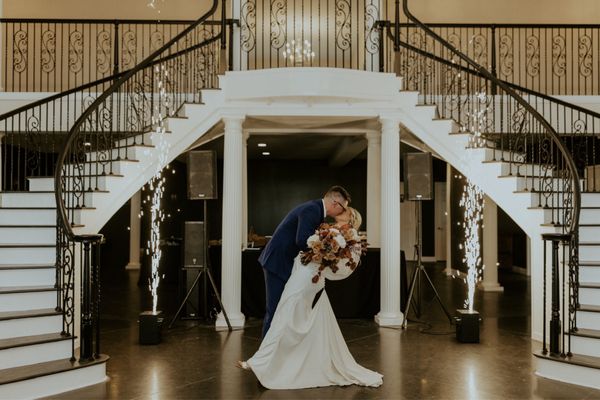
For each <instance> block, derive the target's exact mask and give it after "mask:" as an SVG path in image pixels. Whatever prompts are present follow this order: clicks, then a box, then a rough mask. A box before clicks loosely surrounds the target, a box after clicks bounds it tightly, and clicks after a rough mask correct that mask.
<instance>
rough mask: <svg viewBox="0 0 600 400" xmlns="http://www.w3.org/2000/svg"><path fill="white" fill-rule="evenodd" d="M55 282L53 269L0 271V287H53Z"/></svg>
mask: <svg viewBox="0 0 600 400" xmlns="http://www.w3.org/2000/svg"><path fill="white" fill-rule="evenodd" d="M55 282H56V270H55V269H54V268H39V269H38V268H27V269H3V270H0V285H2V286H9V287H16V286H53V285H54V283H55Z"/></svg>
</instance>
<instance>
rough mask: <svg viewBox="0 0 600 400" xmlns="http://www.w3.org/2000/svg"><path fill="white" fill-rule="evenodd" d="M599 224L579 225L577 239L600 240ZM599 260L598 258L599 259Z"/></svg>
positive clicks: (583, 240)
mask: <svg viewBox="0 0 600 400" xmlns="http://www.w3.org/2000/svg"><path fill="white" fill-rule="evenodd" d="M599 239H600V226H589V227H585V226H580V227H579V241H580V242H596V241H600V240H599ZM599 261H600V260H599Z"/></svg>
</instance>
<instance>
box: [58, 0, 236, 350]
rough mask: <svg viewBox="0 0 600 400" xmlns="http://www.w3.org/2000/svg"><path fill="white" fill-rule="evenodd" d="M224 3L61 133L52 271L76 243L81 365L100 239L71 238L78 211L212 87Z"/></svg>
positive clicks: (90, 337)
mask: <svg viewBox="0 0 600 400" xmlns="http://www.w3.org/2000/svg"><path fill="white" fill-rule="evenodd" d="M224 3H225V2H224V1H223V4H222V7H221V9H222V14H221V15H217V14H216V11H217V8H218V5H219V1H218V0H213V4H212V7H211V9H210V11H209V12H208V13H207V14H205V15H204V16H203V17H202V18H200V19H199V20H198V21H196V22H194V23H193V24H191V25H190V26H188V27H187V28H185V29H184V30H182V31H181V32H180V33H179V34H177V35H176V36H174V37H173V38H172V39H171V40H169V41H168V42H167V43H166V44H164V45H163V46H162V47H160V48H159V49H158V50H156V51H155V52H153V53H152V54H150V55H149V56H148V57H147V58H146V59H145V60H143V61H142V62H140V63H139V64H138V65H136V66H135V67H134V68H132V69H131V70H129V71H128V72H126V73H124V74H122V76H120V77H119V78H118V79H116V80H115V81H114V82H112V83H111V84H110V85H109V86H108V87H107V88H104V87H103V89H104V90H103V91H100V90H98V91H97V93H98V96H97V97H96V98H95V99H93V101H91V102H90V104H89V106H88V107H86V108H85V110H84V111H83V112H82V113H81V115H80V116H79V118H77V120H76V121H75V122H74V124H73V125H72V126H70V127H68V134H67V137H66V140H65V143H64V146H63V148H62V150H61V152H60V154H59V156H58V159H57V164H56V170H55V174H54V178H55V197H56V204H57V215H58V226H59V227H60V228H59V237H58V240H57V242H58V243H57V245H58V249H59V251H58V254H57V267H58V269H59V270H61V271H62V272H63V274H62V275H63V276H65V275H66V272H67V271H69V270H70V269H72V266H73V262H72V259H73V255H72V254H71V251H70V249H71V247H72V246H73V243H81V244H82V247H83V254H84V257H83V265H82V267H83V268H82V282H83V290H82V295H81V297H82V310H81V335H82V337H81V343H82V344H81V355H80V358H83V359H89V358H93V357H94V356H95V354H94V349H93V347H92V343H97V341H98V340H99V338H98V337H96V338H94V332H96V331H97V330H96V329H94V327H95V325H94V323H95V321H96V320H97V315H96V313H95V310H96V304H95V303H94V299H95V298H97V297H98V296H99V294H96V293H93V290H94V287H95V281H94V279H93V277H94V276H95V273H94V270H93V269H92V268H91V267H92V261H91V255H90V251H92V249H94V248H97V247H98V246H99V244H100V240H101V236H100V235H78V234H76V233H75V232H74V231H73V225H74V224H75V222H76V215H77V213H78V210H81V209H82V208H85V207H86V201H87V199H86V196H87V194H88V193H89V192H90V191H93V190H94V189H95V188H96V187H97V181H98V177H99V176H103V175H110V174H112V173H113V167H114V165H115V164H116V162H118V161H119V160H123V159H127V158H128V150H127V149H128V148H130V147H132V146H136V145H143V144H144V137H145V135H144V133H146V132H148V131H150V130H152V129H155V128H156V127H157V125H159V124H160V123H161V122H160V121H161V120H162V119H164V118H167V117H170V116H173V115H175V114H176V113H177V112H178V111H179V110H180V109H181V107H182V106H183V105H184V104H185V103H199V102H200V101H201V98H200V94H201V90H202V89H206V88H211V87H215V86H216V83H217V79H216V76H217V73H218V72H219V70H220V65H221V64H220V63H221V54H222V52H221V48H222V45H223V44H224V41H225V37H224V34H225V29H224V24H225V18H224V17H225V15H224V12H225V8H224V5H225V4H224ZM209 18H212V22H213V23H210V22H211V21H209ZM217 18H221V24H218V23H214V21H216V20H217ZM158 133H159V134H161V133H164V132H160V130H159V132H158ZM161 150H163V149H159V151H161ZM68 291H69V288H63V292H68ZM65 297H69V296H65ZM63 306H65V307H66V305H63ZM65 315H68V313H65ZM84 343H87V346H86V345H84Z"/></svg>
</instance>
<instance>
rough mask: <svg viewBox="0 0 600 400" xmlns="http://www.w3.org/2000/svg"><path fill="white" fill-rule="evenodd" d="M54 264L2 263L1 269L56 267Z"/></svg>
mask: <svg viewBox="0 0 600 400" xmlns="http://www.w3.org/2000/svg"><path fill="white" fill-rule="evenodd" d="M54 268H56V265H54V264H0V271H2V270H9V269H54Z"/></svg>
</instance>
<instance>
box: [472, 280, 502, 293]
mask: <svg viewBox="0 0 600 400" xmlns="http://www.w3.org/2000/svg"><path fill="white" fill-rule="evenodd" d="M477 288H478V289H480V290H483V291H484V292H504V288H503V287H502V286H500V284H498V283H497V282H495V283H485V282H479V284H478V285H477Z"/></svg>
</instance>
